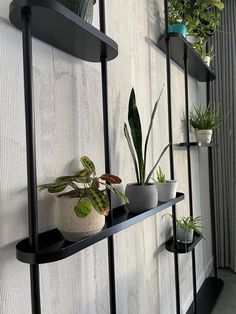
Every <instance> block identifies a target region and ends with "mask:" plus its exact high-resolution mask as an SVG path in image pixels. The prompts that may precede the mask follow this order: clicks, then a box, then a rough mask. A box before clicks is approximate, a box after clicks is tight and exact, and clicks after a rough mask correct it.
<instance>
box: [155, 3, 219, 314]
mask: <svg viewBox="0 0 236 314" xmlns="http://www.w3.org/2000/svg"><path fill="white" fill-rule="evenodd" d="M164 10H165V33H164V35H162V36H160V38H159V39H158V43H157V45H158V47H159V48H160V49H161V50H162V51H163V52H164V53H166V71H167V94H168V98H167V99H168V117H169V133H170V135H169V136H170V142H171V143H172V126H171V123H172V97H171V62H170V60H171V59H172V60H173V61H174V62H175V63H176V64H177V65H178V66H180V67H181V68H182V69H183V70H184V87H185V114H186V137H187V138H186V142H185V143H180V144H178V145H177V146H178V147H182V148H185V149H186V152H187V166H188V187H189V211H190V216H192V217H193V216H194V211H193V195H192V170H191V148H194V147H198V148H201V147H207V148H208V157H209V159H208V160H209V185H210V200H211V223H212V247H213V264H214V277H212V278H211V277H209V278H207V279H206V280H205V282H204V283H203V285H202V287H201V288H200V290H199V291H198V292H197V279H196V261H195V246H196V245H197V243H199V241H200V240H201V237H196V236H195V239H194V242H193V245H192V246H190V247H189V250H190V251H191V255H192V278H193V303H192V304H191V306H190V308H189V310H188V312H187V314H190V313H191V314H192V313H194V314H198V313H199V314H203V313H204V314H209V313H210V312H211V310H212V308H213V306H214V304H215V301H216V299H217V297H218V295H219V292H220V290H221V289H222V287H223V281H222V280H220V279H218V278H217V262H216V236H215V210H214V198H213V168H212V148H213V147H214V146H215V145H213V144H203V143H199V142H190V128H189V94H188V79H189V78H188V75H191V76H192V77H193V78H195V79H197V80H198V81H200V82H206V83H208V84H209V82H210V81H212V80H215V79H216V76H215V74H214V73H213V72H212V71H211V69H210V68H209V67H208V66H207V65H206V63H205V62H204V61H203V59H202V58H201V57H200V55H199V54H198V53H197V52H196V51H195V50H194V49H193V48H192V46H191V44H190V43H188V42H187V41H186V39H185V38H184V37H183V36H181V35H179V34H177V33H169V32H168V29H169V23H168V0H164ZM171 170H172V177H174V175H173V158H172V161H171ZM172 220H173V238H171V239H170V240H169V241H167V243H166V249H167V250H168V251H171V252H172V253H174V266H175V288H176V289H175V292H176V312H177V314H180V312H181V305H180V289H179V268H178V254H180V253H181V254H184V253H185V252H184V251H182V250H178V245H179V244H178V243H177V241H176V216H173V215H172ZM176 255H177V257H176ZM207 289H212V292H211V293H210V295H209V292H208V291H207ZM208 298H209V299H208ZM206 309H207V311H206Z"/></svg>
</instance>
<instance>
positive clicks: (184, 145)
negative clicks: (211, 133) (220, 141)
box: [178, 142, 217, 147]
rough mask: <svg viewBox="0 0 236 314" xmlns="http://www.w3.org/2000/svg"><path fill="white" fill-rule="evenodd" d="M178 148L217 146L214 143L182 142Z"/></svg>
mask: <svg viewBox="0 0 236 314" xmlns="http://www.w3.org/2000/svg"><path fill="white" fill-rule="evenodd" d="M178 146H180V147H216V146H217V145H216V144H214V143H209V144H208V143H204V142H189V143H188V142H183V143H179V144H178Z"/></svg>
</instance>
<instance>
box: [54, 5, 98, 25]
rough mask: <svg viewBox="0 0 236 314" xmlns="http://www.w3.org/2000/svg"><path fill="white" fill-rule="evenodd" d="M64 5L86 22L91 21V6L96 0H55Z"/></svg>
mask: <svg viewBox="0 0 236 314" xmlns="http://www.w3.org/2000/svg"><path fill="white" fill-rule="evenodd" d="M57 1H58V2H60V3H61V4H63V5H64V6H65V7H67V8H68V9H70V10H71V11H73V12H74V13H76V14H77V15H78V16H80V17H81V18H82V19H84V20H85V21H86V22H88V23H90V24H91V23H92V21H93V6H94V5H95V4H96V0H57Z"/></svg>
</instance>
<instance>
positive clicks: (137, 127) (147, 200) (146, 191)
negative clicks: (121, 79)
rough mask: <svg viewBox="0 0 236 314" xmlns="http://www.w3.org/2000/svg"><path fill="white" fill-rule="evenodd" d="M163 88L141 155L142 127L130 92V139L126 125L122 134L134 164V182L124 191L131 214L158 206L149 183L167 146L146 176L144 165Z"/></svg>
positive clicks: (155, 194)
mask: <svg viewBox="0 0 236 314" xmlns="http://www.w3.org/2000/svg"><path fill="white" fill-rule="evenodd" d="M163 88H164V86H163V87H162V90H161V92H160V95H159V98H158V100H157V101H156V104H155V106H154V109H153V112H152V115H151V120H150V124H149V128H148V132H147V136H146V140H145V145H144V153H143V143H142V127H141V121H140V117H139V112H138V108H137V106H136V99H135V92H134V89H132V90H131V94H130V98H129V112H128V121H129V127H130V130H131V137H132V140H131V137H130V134H129V130H128V127H127V125H126V123H125V124H124V134H125V137H126V140H127V142H128V146H129V150H130V153H131V156H132V159H133V162H134V167H135V174H136V182H135V183H130V184H127V186H126V189H125V194H126V195H127V197H128V199H129V204H128V208H129V210H130V211H131V212H132V213H135V214H138V213H141V212H143V211H145V210H147V209H150V208H154V207H156V206H157V204H158V192H157V189H156V185H155V183H150V182H149V181H150V178H151V176H152V174H153V171H154V170H155V168H156V167H157V165H158V163H159V161H160V159H161V158H162V156H163V154H164V153H165V151H166V150H167V149H168V147H169V145H167V146H166V147H165V148H164V150H163V151H162V153H161V155H160V157H159V158H158V160H157V161H156V163H155V165H154V166H153V168H152V169H151V171H150V172H149V174H148V175H147V176H146V163H147V148H148V140H149V137H150V133H151V129H152V125H153V119H154V117H155V113H156V110H157V106H158V103H159V101H160V98H161V95H162V92H163Z"/></svg>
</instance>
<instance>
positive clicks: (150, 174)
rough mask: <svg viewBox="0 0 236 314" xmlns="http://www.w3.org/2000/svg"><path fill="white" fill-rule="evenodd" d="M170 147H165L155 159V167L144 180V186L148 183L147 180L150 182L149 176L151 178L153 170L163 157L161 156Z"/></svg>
mask: <svg viewBox="0 0 236 314" xmlns="http://www.w3.org/2000/svg"><path fill="white" fill-rule="evenodd" d="M170 145H171V144H168V145H166V147H165V148H164V149H163V151H162V152H161V154H160V156H159V158H158V159H157V161H156V163H155V165H154V166H153V168H152V170H151V171H150V172H149V174H148V176H147V179H146V181H145V184H148V182H149V180H150V178H151V176H152V174H153V172H154V170H155V169H156V167H157V165H158V164H159V162H160V160H161V158H162V157H163V155H164V154H165V152H166V151H167V149H168V148H169V147H170Z"/></svg>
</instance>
